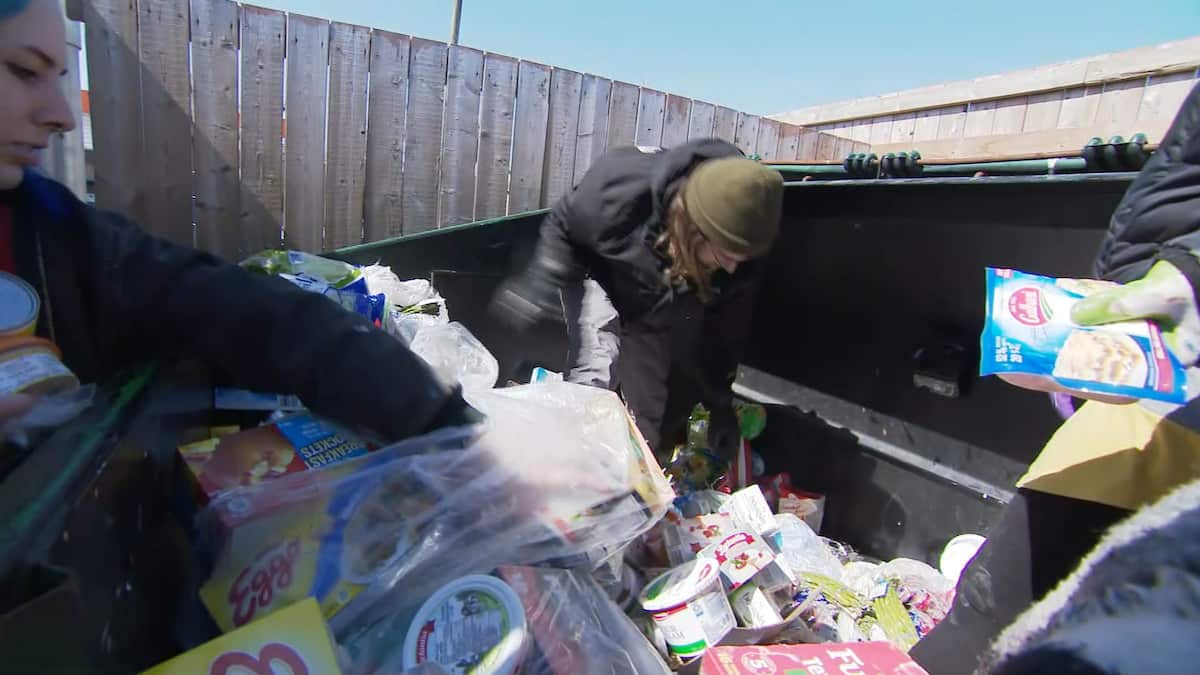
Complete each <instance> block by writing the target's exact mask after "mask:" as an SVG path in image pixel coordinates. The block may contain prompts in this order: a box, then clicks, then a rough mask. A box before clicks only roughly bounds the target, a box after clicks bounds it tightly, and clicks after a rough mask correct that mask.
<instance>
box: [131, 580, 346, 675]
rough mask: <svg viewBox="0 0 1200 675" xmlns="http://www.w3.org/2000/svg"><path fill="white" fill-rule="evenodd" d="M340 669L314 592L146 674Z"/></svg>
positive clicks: (224, 674)
mask: <svg viewBox="0 0 1200 675" xmlns="http://www.w3.org/2000/svg"><path fill="white" fill-rule="evenodd" d="M243 672H244V673H279V672H290V673H294V674H295V675H300V674H301V673H313V674H314V675H315V674H316V673H321V674H322V675H326V674H328V675H339V674H340V673H341V669H340V667H339V666H338V661H337V654H336V652H335V651H334V646H333V639H332V637H331V636H330V634H329V629H328V628H327V627H326V625H325V621H324V619H322V618H321V610H320V609H319V608H318V607H317V602H316V601H315V600H313V599H312V598H309V599H307V600H303V601H301V602H297V603H296V604H294V605H292V606H290V607H288V608H286V609H282V610H280V611H278V612H276V613H274V614H272V615H270V616H268V617H267V618H265V619H262V620H260V621H255V622H254V623H252V624H249V625H247V626H244V627H243V628H240V629H238V630H235V631H233V632H232V633H229V634H227V635H223V636H221V637H219V638H217V639H216V640H213V641H212V642H208V643H206V644H203V645H200V646H199V647H197V648H195V649H193V650H191V651H190V652H187V653H185V654H181V655H179V656H177V657H175V658H173V659H171V660H170V661H167V662H165V663H162V664H159V665H157V666H155V667H153V668H151V669H150V670H147V671H146V672H144V673H143V674H142V675H193V674H194V673H211V675H232V674H233V673H243Z"/></svg>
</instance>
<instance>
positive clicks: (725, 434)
mask: <svg viewBox="0 0 1200 675" xmlns="http://www.w3.org/2000/svg"><path fill="white" fill-rule="evenodd" d="M741 444H742V432H741V428H740V427H739V426H738V420H737V415H736V414H735V413H734V412H733V406H732V405H723V406H717V407H716V408H715V409H714V410H712V412H710V413H709V421H708V448H709V450H711V451H712V453H713V454H714V455H716V456H718V457H721V458H722V459H726V460H729V461H733V459H734V458H735V457H736V456H737V451H738V448H740V447H741Z"/></svg>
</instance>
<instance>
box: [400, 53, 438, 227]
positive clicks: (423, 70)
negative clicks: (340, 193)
mask: <svg viewBox="0 0 1200 675" xmlns="http://www.w3.org/2000/svg"><path fill="white" fill-rule="evenodd" d="M447 55H448V46H447V45H446V43H445V42H436V41H434V40H425V39H422V38H413V39H412V43H411V51H410V56H409V82H408V121H407V123H406V125H405V126H406V130H405V134H404V216H403V218H404V233H405V234H412V233H414V232H425V231H427V230H432V229H435V228H437V227H438V175H439V173H440V168H439V164H440V158H441V151H442V112H443V110H442V108H443V104H444V102H445V101H444V98H445V97H444V90H445V86H446V59H447V58H448V56H447Z"/></svg>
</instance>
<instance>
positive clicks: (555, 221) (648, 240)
mask: <svg viewBox="0 0 1200 675" xmlns="http://www.w3.org/2000/svg"><path fill="white" fill-rule="evenodd" d="M741 155H742V152H741V151H740V150H739V149H738V148H737V147H736V146H734V145H732V144H730V143H727V142H725V141H722V140H718V139H698V140H694V141H691V142H688V143H685V144H684V145H681V146H679V147H676V148H673V149H670V150H666V151H663V152H644V151H642V150H639V149H638V148H634V147H629V148H619V149H615V150H612V151H610V152H608V153H606V154H605V155H603V156H602V157H600V158H599V159H597V160H596V162H595V164H593V165H592V167H591V168H590V169H588V172H587V173H586V174H585V175H584V177H583V178H582V180H580V182H579V184H578V185H576V186H575V187H574V189H572V190H571V192H570V193H568V194H567V195H566V196H565V197H563V198H562V199H560V200H559V201H558V203H557V204H555V205H554V207H553V208H552V209H551V211H550V213H549V214H548V215H547V216H546V219H545V221H544V222H543V223H542V226H541V231H540V240H539V242H538V247H537V251H536V253H535V256H534V262H533V265H534V269H533V271H532V276H535V277H539V278H541V279H543V280H546V279H548V280H549V282H548V283H545V282H543V283H542V284H539V285H540V286H541V288H542V289H543V292H554V291H556V289H558V288H561V287H564V286H567V285H569V284H573V283H578V282H579V281H580V280H582V279H583V278H584V277H585V276H590V277H591V278H592V279H594V280H595V281H596V282H597V283H599V284H600V286H601V287H602V288H603V289H604V291H605V293H607V294H608V297H609V300H610V301H611V302H612V304H613V306H614V307H615V308H616V310H617V313H618V314H619V315H620V322H621V348H620V358H619V359H618V362H617V380H618V382H619V384H620V389H621V393H622V395H623V396H624V398H625V400H626V403H627V404H628V405H629V407H630V409H631V411H632V412H633V414H634V417H635V419H636V420H637V422H638V427H639V429H640V430H641V431H642V433H643V434H644V435H645V436H646V437H647V440H648V441H649V442H650V444H651V445H652V446H656V445H657V440H658V438H659V432H660V429H661V426H662V424H663V422H664V419H663V418H664V415H665V414H667V411H666V408H667V394H668V380H673V381H675V382H676V383H677V384H678V389H679V390H681V391H683V392H685V396H688V397H690V398H691V400H690V402H689V401H679V402H678V404H679V409H678V410H677V411H674V412H684V411H686V410H687V409H688V408H689V407H690V405H691V404H694V403H696V402H703V403H704V404H706V405H707V406H708V407H709V409H710V410H712V411H713V412H714V414H715V415H720V416H724V418H725V421H726V422H728V420H729V419H730V418H731V416H732V413H731V412H730V411H731V405H732V398H733V394H732V391H731V385H732V383H733V378H734V375H735V373H736V369H737V365H738V361H739V359H740V358H741V355H742V352H743V345H744V342H745V338H746V335H747V333H748V330H749V323H750V314H751V310H752V305H753V295H754V290H755V288H756V286H757V280H758V278H759V276H760V275H761V267H762V263H761V261H754V262H749V263H744V264H742V265H740V266H739V267H738V270H737V272H736V273H735V274H733V275H727V274H725V273H724V272H718V274H717V276H716V278H715V279H714V292H715V294H716V297H715V298H714V299H713V300H711V301H710V302H709V303H708V304H701V303H700V302H699V301H698V299H697V298H696V297H695V296H694V294H692V293H690V292H688V291H687V289H682V288H676V287H673V286H672V285H671V284H670V283H668V281H667V274H666V272H667V269H668V267H669V263H668V261H667V260H666V259H665V257H664V256H662V255H661V254H660V253H659V252H658V251H657V250H656V249H655V246H654V242H655V241H656V240H657V238H658V237H659V235H660V234H661V233H662V232H663V227H664V218H665V216H666V213H667V209H668V206H669V205H670V203H671V200H672V199H673V198H674V197H675V195H676V193H677V192H678V190H679V188H680V186H681V185H682V184H683V182H684V179H685V178H686V176H687V174H688V172H690V171H691V170H692V168H693V167H694V166H695V165H696V164H697V163H699V162H701V161H703V160H706V159H714V158H718V157H729V156H741ZM673 403H674V402H673ZM673 407H674V406H673ZM674 416H675V417H678V415H674ZM675 421H677V420H670V419H669V420H666V422H667V423H668V424H670V423H673V422H675Z"/></svg>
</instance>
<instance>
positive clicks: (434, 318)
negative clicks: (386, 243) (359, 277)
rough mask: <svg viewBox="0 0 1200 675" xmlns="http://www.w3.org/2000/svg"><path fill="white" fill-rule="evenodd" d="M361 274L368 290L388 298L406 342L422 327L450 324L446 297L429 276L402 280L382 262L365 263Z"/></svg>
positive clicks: (394, 320)
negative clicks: (434, 285) (437, 289)
mask: <svg viewBox="0 0 1200 675" xmlns="http://www.w3.org/2000/svg"><path fill="white" fill-rule="evenodd" d="M362 273H363V278H364V279H366V283H367V289H368V291H369V292H371V293H381V294H383V295H384V296H385V297H387V300H388V303H389V304H390V305H391V312H392V322H393V323H394V324H395V326H396V328H397V332H398V334H399V335H400V336H401V337H402V338H404V340H405V342H412V340H413V338H414V337H416V334H417V333H418V332H419V331H420V330H421V329H422V328H425V327H427V326H439V325H445V324H447V323H450V313H449V312H448V311H447V309H446V299H445V298H443V297H442V296H441V295H439V294H438V293H437V291H435V290H434V289H433V284H431V283H430V282H429V280H428V279H410V280H408V281H401V280H400V278H399V277H397V276H396V274H395V273H393V272H392V268H390V267H385V266H383V265H368V266H367V267H364V268H363V269H362Z"/></svg>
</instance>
